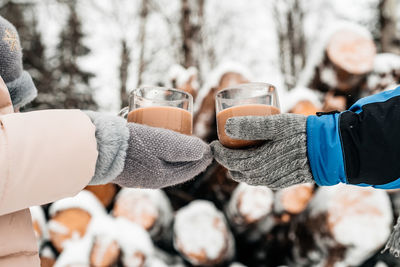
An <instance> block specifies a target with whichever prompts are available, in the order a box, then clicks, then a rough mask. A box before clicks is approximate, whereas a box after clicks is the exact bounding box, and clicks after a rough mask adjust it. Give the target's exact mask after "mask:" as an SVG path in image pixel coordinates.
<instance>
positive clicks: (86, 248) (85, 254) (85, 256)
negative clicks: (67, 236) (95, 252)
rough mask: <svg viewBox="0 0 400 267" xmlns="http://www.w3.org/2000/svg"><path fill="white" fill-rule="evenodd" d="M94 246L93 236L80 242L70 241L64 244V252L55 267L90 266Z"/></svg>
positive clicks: (86, 237) (85, 237)
mask: <svg viewBox="0 0 400 267" xmlns="http://www.w3.org/2000/svg"><path fill="white" fill-rule="evenodd" d="M92 246H93V240H92V238H91V236H88V235H86V236H84V237H83V238H82V239H79V240H69V241H66V242H65V243H64V250H63V252H62V253H61V254H60V256H59V257H58V258H57V261H56V264H55V265H54V267H68V266H76V265H78V264H79V265H83V266H90V260H89V259H90V251H91V249H92Z"/></svg>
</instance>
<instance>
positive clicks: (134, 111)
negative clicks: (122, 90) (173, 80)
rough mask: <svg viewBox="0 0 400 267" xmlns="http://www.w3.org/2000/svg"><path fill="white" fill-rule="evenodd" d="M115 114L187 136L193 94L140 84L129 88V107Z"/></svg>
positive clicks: (189, 131) (191, 123)
mask: <svg viewBox="0 0 400 267" xmlns="http://www.w3.org/2000/svg"><path fill="white" fill-rule="evenodd" d="M119 114H120V116H123V117H125V118H127V120H128V122H134V123H139V124H144V125H147V126H152V127H158V128H164V129H169V130H172V131H175V132H178V133H182V134H186V135H191V134H192V128H193V97H192V96H191V95H190V94H189V93H186V92H184V91H180V90H177V89H172V88H164V87H142V88H138V89H135V90H133V91H131V93H130V94H129V106H128V107H125V108H123V109H122V110H121V111H120V113H119Z"/></svg>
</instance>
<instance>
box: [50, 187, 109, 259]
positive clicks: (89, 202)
mask: <svg viewBox="0 0 400 267" xmlns="http://www.w3.org/2000/svg"><path fill="white" fill-rule="evenodd" d="M49 212H50V221H49V224H48V226H49V232H50V240H51V242H52V243H53V245H54V247H55V248H56V249H57V251H58V252H61V251H62V250H63V247H64V243H65V241H68V240H70V239H77V238H81V237H83V236H84V235H85V233H86V229H87V226H88V225H89V223H90V220H91V219H92V218H93V217H95V216H99V215H105V209H104V207H103V205H102V204H101V203H100V201H99V200H98V199H97V198H96V197H95V196H94V195H93V194H92V193H91V192H89V191H86V190H83V191H81V192H80V193H79V194H78V195H76V196H75V197H71V198H65V199H62V200H59V201H56V202H54V203H53V204H52V205H51V206H50V210H49Z"/></svg>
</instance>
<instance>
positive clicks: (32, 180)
mask: <svg viewBox="0 0 400 267" xmlns="http://www.w3.org/2000/svg"><path fill="white" fill-rule="evenodd" d="M12 113H13V108H12V104H11V100H10V96H9V94H8V90H7V87H6V85H5V84H4V82H3V80H2V79H1V78H0V114H1V115H0V266H1V267H3V266H10V267H13V266H18V267H25V266H29V267H31V266H34V267H37V266H40V262H39V255H38V248H37V244H36V240H35V236H34V232H33V227H32V222H31V216H30V213H29V210H28V209H27V208H28V207H30V206H33V205H41V204H45V203H49V202H52V201H55V200H58V199H61V198H65V197H70V196H73V195H75V194H77V193H78V192H79V191H81V190H82V189H83V188H84V187H85V186H86V185H87V184H88V183H89V181H90V179H91V178H92V177H93V175H94V171H95V165H96V160H97V144H96V138H95V127H94V125H93V124H92V122H91V121H90V119H89V117H87V116H86V115H85V114H84V113H83V112H81V111H79V110H51V111H37V112H29V113H15V114H12Z"/></svg>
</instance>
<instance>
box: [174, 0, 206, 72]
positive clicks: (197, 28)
mask: <svg viewBox="0 0 400 267" xmlns="http://www.w3.org/2000/svg"><path fill="white" fill-rule="evenodd" d="M181 14H182V16H181V21H180V27H181V34H182V50H183V59H182V65H183V66H185V67H186V68H188V67H191V66H194V67H196V68H197V69H199V70H200V62H199V58H200V54H201V51H202V49H201V47H202V37H201V27H202V25H203V24H204V0H196V1H193V0H181Z"/></svg>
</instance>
